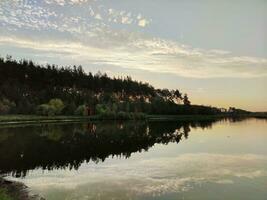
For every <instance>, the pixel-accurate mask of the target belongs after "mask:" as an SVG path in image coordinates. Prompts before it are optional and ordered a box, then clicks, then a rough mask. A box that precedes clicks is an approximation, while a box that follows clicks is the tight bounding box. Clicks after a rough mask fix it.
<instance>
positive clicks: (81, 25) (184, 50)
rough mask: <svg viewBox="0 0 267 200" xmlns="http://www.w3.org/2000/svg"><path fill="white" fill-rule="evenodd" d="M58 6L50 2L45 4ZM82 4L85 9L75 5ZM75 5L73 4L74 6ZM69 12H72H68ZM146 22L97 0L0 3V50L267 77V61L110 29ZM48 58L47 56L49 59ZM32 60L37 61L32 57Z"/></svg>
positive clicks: (187, 73) (196, 74) (190, 73)
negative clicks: (116, 26) (11, 49)
mask: <svg viewBox="0 0 267 200" xmlns="http://www.w3.org/2000/svg"><path fill="white" fill-rule="evenodd" d="M52 3H54V4H56V5H57V4H62V6H61V5H59V6H51V4H52ZM81 3H84V4H85V5H86V6H87V7H86V8H88V9H84V10H81V9H80V8H76V7H75V6H74V7H73V6H65V4H73V5H80V4H81ZM77 7H79V6H77ZM73 13H75V15H74V14H73ZM150 22H151V20H150V19H146V18H145V17H144V15H143V14H141V13H134V12H132V11H126V10H116V9H114V8H110V7H105V6H102V5H101V4H97V1H93V0H92V1H85V0H84V1H82V0H46V3H45V4H41V3H39V4H37V3H32V4H21V2H19V1H14V0H13V1H0V27H1V33H0V46H1V52H2V54H3V53H5V52H6V53H9V52H7V51H5V49H9V48H13V49H15V51H14V52H12V53H15V52H19V51H24V52H21V53H23V54H24V55H25V54H26V53H25V52H27V51H25V49H27V50H28V51H31V54H30V55H29V57H34V55H37V54H38V55H40V54H43V55H44V56H45V55H49V57H50V58H51V52H54V53H55V56H54V60H55V62H56V61H57V60H58V55H59V54H61V55H62V60H65V63H66V64H68V63H67V62H68V61H69V59H70V58H71V59H72V60H75V61H76V62H77V64H87V65H90V64H92V65H109V66H113V67H117V66H119V67H123V68H126V69H133V70H146V71H148V72H156V73H170V74H175V75H177V76H182V77H191V78H216V77H238V78H251V77H267V59H265V58H258V57H248V56H235V55H233V54H232V53H231V52H228V51H225V50H220V49H211V50H205V49H199V48H194V47H190V46H187V45H184V44H180V43H177V42H175V41H171V40H166V39H161V38H156V37H153V36H149V35H143V34H141V33H138V32H130V31H126V30H125V29H117V28H116V29H115V28H114V27H113V25H114V23H117V24H120V25H121V26H126V25H127V26H137V27H139V29H138V30H140V29H141V28H144V27H147V26H148V25H149V24H150ZM50 60H52V59H50ZM37 61H38V60H37Z"/></svg>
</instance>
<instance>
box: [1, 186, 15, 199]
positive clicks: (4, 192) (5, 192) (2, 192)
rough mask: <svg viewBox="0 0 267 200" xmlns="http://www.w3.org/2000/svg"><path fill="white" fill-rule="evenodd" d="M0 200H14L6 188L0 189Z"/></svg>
mask: <svg viewBox="0 0 267 200" xmlns="http://www.w3.org/2000/svg"><path fill="white" fill-rule="evenodd" d="M0 199H1V200H13V198H11V197H10V196H9V195H8V194H7V190H6V189H4V188H0Z"/></svg>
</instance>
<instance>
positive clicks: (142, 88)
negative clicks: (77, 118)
mask: <svg viewBox="0 0 267 200" xmlns="http://www.w3.org/2000/svg"><path fill="white" fill-rule="evenodd" d="M88 109H90V111H92V113H93V114H102V115H111V116H112V115H114V114H116V113H120V114H121V115H123V114H126V113H146V114H218V113H220V112H221V109H218V108H215V107H209V106H200V105H191V102H190V100H189V97H188V95H187V94H186V93H184V94H183V93H182V92H181V91H180V90H178V89H176V90H169V89H156V88H154V87H153V86H151V85H150V84H148V83H143V82H139V81H135V80H132V78H131V77H130V76H126V77H113V78H111V77H108V76H107V74H106V73H101V72H98V73H96V74H92V73H91V72H89V73H86V72H85V71H84V70H83V68H82V66H75V65H74V66H65V67H59V66H56V65H50V64H47V65H45V66H44V65H39V64H36V63H34V62H33V61H31V60H26V59H22V60H19V61H17V60H14V59H12V57H11V56H7V57H6V58H2V57H1V58H0V114H39V115H87V114H88Z"/></svg>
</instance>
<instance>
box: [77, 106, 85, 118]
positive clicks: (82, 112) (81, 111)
mask: <svg viewBox="0 0 267 200" xmlns="http://www.w3.org/2000/svg"><path fill="white" fill-rule="evenodd" d="M75 115H81V116H86V115H87V113H86V105H80V106H78V108H77V109H76V110H75Z"/></svg>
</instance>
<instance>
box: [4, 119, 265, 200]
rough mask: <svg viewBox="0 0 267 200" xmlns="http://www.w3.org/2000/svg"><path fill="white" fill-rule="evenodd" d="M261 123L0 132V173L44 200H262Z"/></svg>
mask: <svg viewBox="0 0 267 200" xmlns="http://www.w3.org/2000/svg"><path fill="white" fill-rule="evenodd" d="M266 130H267V121H266V120H256V119H246V120H222V121H202V122H149V123H148V122H138V123H136V122H98V123H75V124H47V125H35V126H24V127H9V128H8V127H6V128H1V129H0V173H1V174H5V175H7V176H8V178H9V179H11V180H17V181H21V182H23V183H25V184H26V185H27V186H28V187H29V189H30V192H32V193H34V194H40V195H41V196H43V197H45V198H46V199H47V200H50V199H51V200H61V199H62V200H63V199H64V200H70V199H82V200H83V199H188V200H189V199H198V200H202V199H203V200H216V199H222V200H225V199H228V200H231V199H233V200H238V199H240V200H241V199H242V200H244V199H248V200H251V199H253V200H254V199H255V200H266V199H267V148H266V143H267V131H266Z"/></svg>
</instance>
